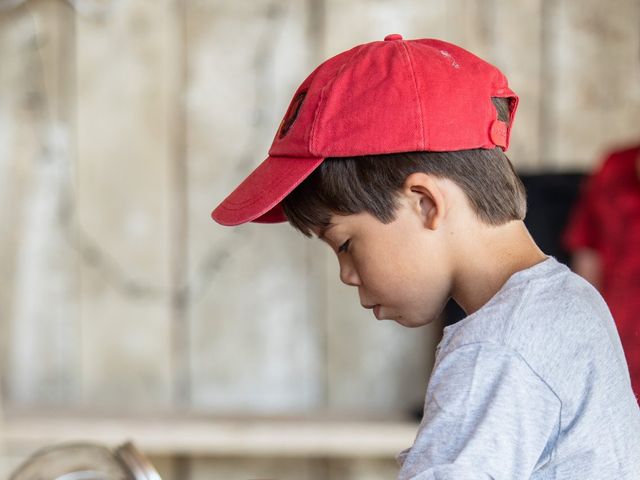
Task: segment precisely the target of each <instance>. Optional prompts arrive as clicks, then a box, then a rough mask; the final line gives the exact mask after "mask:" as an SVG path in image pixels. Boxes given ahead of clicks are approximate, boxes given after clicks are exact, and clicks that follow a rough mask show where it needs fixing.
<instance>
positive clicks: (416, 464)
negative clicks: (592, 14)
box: [398, 343, 561, 480]
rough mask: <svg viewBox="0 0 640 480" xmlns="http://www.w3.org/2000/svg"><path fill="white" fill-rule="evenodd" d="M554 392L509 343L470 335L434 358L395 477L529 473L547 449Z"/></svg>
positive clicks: (448, 479)
mask: <svg viewBox="0 0 640 480" xmlns="http://www.w3.org/2000/svg"><path fill="white" fill-rule="evenodd" d="M560 406H561V404H560V400H559V399H558V397H557V396H556V395H555V393H554V392H553V391H552V390H551V388H550V387H549V386H548V385H547V384H546V383H545V382H544V381H543V380H542V379H541V378H540V377H539V376H538V375H537V374H536V373H535V372H534V371H533V370H532V369H531V368H530V367H529V365H528V364H527V363H526V362H525V361H524V360H523V359H522V357H521V356H520V355H519V354H518V353H517V352H515V351H513V350H511V349H509V348H507V347H503V346H500V345H494V344H488V343H475V344H469V345H465V346H461V347H458V348H457V349H455V350H453V351H452V352H449V353H448V354H446V356H444V357H443V358H442V359H440V360H439V361H438V363H437V365H436V367H435V368H434V371H433V372H432V375H431V379H430V380H429V386H428V387H427V395H426V400H425V410H424V416H423V419H422V423H421V424H420V428H419V429H418V434H417V437H416V439H415V441H414V444H413V446H412V447H411V449H410V451H409V452H407V453H406V455H405V456H404V458H402V468H401V469H400V474H399V477H398V478H399V479H400V480H459V479H461V478H464V479H468V480H490V479H492V480H501V479H504V480H507V479H509V480H514V479H529V478H530V477H531V474H532V473H533V472H534V470H535V469H536V468H537V467H540V466H541V465H539V463H540V462H542V463H544V462H545V460H544V459H545V457H546V456H548V453H549V452H550V451H552V449H553V445H554V443H555V440H556V439H557V435H558V431H559V425H560V423H559V420H560Z"/></svg>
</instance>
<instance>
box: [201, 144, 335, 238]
mask: <svg viewBox="0 0 640 480" xmlns="http://www.w3.org/2000/svg"><path fill="white" fill-rule="evenodd" d="M323 160H324V158H309V157H274V156H269V157H267V158H266V160H265V161H264V162H262V163H261V164H260V165H258V167H257V168H256V169H255V170H254V171H253V172H251V173H250V174H249V176H248V177H247V178H245V179H244V181H243V182H242V183H241V184H240V185H238V187H237V188H236V189H235V190H234V191H233V192H231V193H230V194H229V196H228V197H227V198H225V199H224V200H223V201H222V203H220V205H218V206H217V207H216V208H215V210H213V212H211V218H213V219H214V220H215V221H216V222H218V223H219V224H221V225H226V226H233V225H240V224H243V223H246V222H258V223H278V222H285V221H286V220H287V219H286V217H285V216H284V212H283V211H282V208H281V206H280V202H281V201H282V200H283V199H284V198H285V197H286V196H287V195H288V194H289V193H291V191H293V189H294V188H296V187H297V186H298V185H300V183H302V181H303V180H304V179H305V178H307V177H308V176H309V175H311V172H313V171H314V170H315V169H316V168H318V166H319V165H320V164H321V163H322V161H323Z"/></svg>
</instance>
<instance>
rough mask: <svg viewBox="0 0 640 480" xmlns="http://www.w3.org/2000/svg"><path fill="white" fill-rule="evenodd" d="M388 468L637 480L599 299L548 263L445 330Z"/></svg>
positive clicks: (434, 478) (482, 479) (407, 472)
mask: <svg viewBox="0 0 640 480" xmlns="http://www.w3.org/2000/svg"><path fill="white" fill-rule="evenodd" d="M639 321H640V318H639ZM396 459H397V461H398V464H399V465H400V466H401V469H400V474H399V477H398V478H399V480H409V479H412V480H489V479H493V480H502V479H504V480H507V479H508V480H517V479H534V480H552V479H554V480H555V479H557V480H570V479H576V480H589V479H593V480H596V479H597V480H609V479H611V480H613V479H616V480H627V479H628V480H638V479H640V408H639V407H638V402H637V400H636V398H635V396H634V394H633V391H632V390H631V382H630V379H629V370H628V367H627V363H626V360H625V357H624V353H623V351H622V345H621V343H620V337H619V336H618V333H617V330H616V327H615V324H614V321H613V318H612V317H611V313H610V312H609V309H608V308H607V305H606V304H605V302H604V300H603V299H602V297H601V296H600V294H599V293H598V291H597V290H596V289H595V288H593V287H592V286H591V285H590V284H589V283H588V282H587V281H586V280H584V279H582V278H581V277H580V276H578V275H576V274H575V273H573V272H571V270H570V269H569V268H568V267H566V266H565V265H563V264H561V263H559V262H558V261H557V260H556V259H555V258H554V257H551V256H550V257H548V258H547V259H546V260H544V261H542V262H541V263H538V264H536V265H534V266H532V267H530V268H527V269H525V270H521V271H519V272H516V273H514V274H513V275H512V276H511V277H509V279H508V280H507V282H506V283H505V284H504V285H503V286H502V288H501V289H500V290H499V291H498V293H496V294H495V295H494V296H493V297H492V298H491V299H490V300H489V301H488V302H487V303H486V304H485V305H484V306H482V308H480V309H479V310H477V311H476V312H474V313H473V314H471V315H469V316H467V317H466V318H464V319H462V320H461V321H459V322H457V323H455V324H453V325H450V326H448V327H446V328H445V329H444V334H443V337H442V340H441V342H440V343H439V344H438V347H437V349H436V361H435V366H434V369H433V372H432V374H431V378H430V380H429V385H428V387H427V393H426V398H425V404H424V417H423V420H422V422H421V424H420V427H419V430H418V434H417V437H416V439H415V442H414V444H413V446H412V447H411V448H409V449H407V450H404V451H403V452H401V453H399V454H398V455H397V456H396Z"/></svg>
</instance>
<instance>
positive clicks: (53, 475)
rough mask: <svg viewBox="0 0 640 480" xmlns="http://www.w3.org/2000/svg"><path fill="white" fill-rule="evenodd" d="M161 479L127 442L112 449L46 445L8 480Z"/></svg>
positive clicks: (93, 444) (95, 445)
mask: <svg viewBox="0 0 640 480" xmlns="http://www.w3.org/2000/svg"><path fill="white" fill-rule="evenodd" d="M63 479H64V480H161V479H160V475H158V472H157V471H156V470H155V468H154V467H153V466H152V465H151V463H150V462H149V461H148V460H147V459H146V458H145V457H144V456H143V455H142V454H141V453H140V452H139V451H138V450H137V449H136V448H135V447H134V446H133V444H132V443H131V442H127V443H125V444H124V445H121V446H119V447H117V448H115V449H113V450H110V449H109V448H107V447H105V446H102V445H99V444H96V443H88V442H82V443H67V444H61V445H55V446H52V447H46V448H43V449H41V450H38V451H37V452H36V453H34V454H33V455H32V456H31V457H29V458H28V459H27V460H26V461H25V462H24V463H23V464H22V465H20V466H19V467H18V469H17V470H16V471H15V472H14V473H13V474H12V475H11V477H10V480H63Z"/></svg>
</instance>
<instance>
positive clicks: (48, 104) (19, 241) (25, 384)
mask: <svg viewBox="0 0 640 480" xmlns="http://www.w3.org/2000/svg"><path fill="white" fill-rule="evenodd" d="M71 20H72V18H71V16H70V14H69V9H68V8H66V7H65V6H64V5H61V4H60V3H59V2H57V1H55V0H40V1H34V2H29V4H28V5H24V6H21V7H18V8H15V9H13V10H9V11H2V12H1V13H0V52H1V55H2V58H3V67H2V69H1V73H0V131H2V133H0V140H1V141H0V145H1V146H0V200H1V201H0V218H1V220H2V221H1V222H0V223H1V224H2V225H3V227H2V233H3V234H2V235H0V251H1V252H2V253H1V254H0V272H1V278H0V282H1V283H2V288H0V291H1V293H0V295H1V296H0V304H1V305H2V306H0V317H1V318H2V322H1V324H2V332H1V334H0V337H2V339H3V341H2V345H0V347H1V348H2V360H3V361H2V365H3V367H2V368H3V374H4V378H5V382H6V383H5V394H6V400H7V403H20V404H23V405H27V404H30V405H35V404H39V405H47V404H50V405H54V404H61V403H67V402H69V401H72V400H73V399H74V398H75V397H76V392H77V377H76V376H75V374H76V364H77V353H78V348H77V345H78V328H77V318H76V315H77V309H76V296H75V290H76V288H75V287H76V278H75V255H74V252H73V247H72V245H71V242H70V238H71V237H72V235H73V226H72V222H71V221H70V220H71V219H70V216H69V213H70V210H71V208H72V205H71V203H72V196H73V151H72V148H71V145H72V142H73V128H72V122H71V118H72V110H71V108H70V102H71V99H72V95H73V87H72V83H71V82H70V80H71V72H72V70H71V67H72V63H71V62H72V57H71V56H69V51H70V50H71V51H72V50H73V41H74V34H73V29H72V28H69V27H70V26H71V24H72V23H71Z"/></svg>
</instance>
